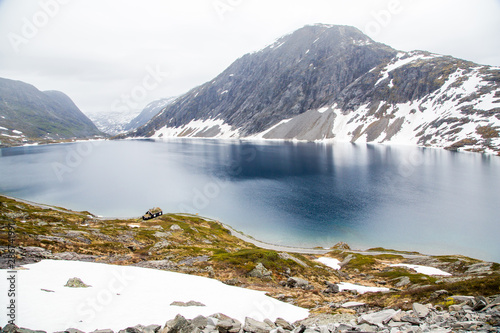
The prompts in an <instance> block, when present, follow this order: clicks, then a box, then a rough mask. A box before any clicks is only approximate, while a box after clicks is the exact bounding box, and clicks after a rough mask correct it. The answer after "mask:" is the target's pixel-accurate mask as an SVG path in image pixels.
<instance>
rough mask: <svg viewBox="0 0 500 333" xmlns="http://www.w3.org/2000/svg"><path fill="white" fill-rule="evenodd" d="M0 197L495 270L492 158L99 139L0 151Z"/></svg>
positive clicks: (372, 148)
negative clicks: (463, 261) (206, 221)
mask: <svg viewBox="0 0 500 333" xmlns="http://www.w3.org/2000/svg"><path fill="white" fill-rule="evenodd" d="M0 193H2V194H7V195H11V196H15V197H19V198H23V199H27V200H32V201H36V202H41V203H47V204H52V205H58V206H64V207H67V208H70V209H74V210H88V211H91V212H92V213H94V214H97V215H102V216H116V217H129V216H140V215H142V214H143V213H144V212H145V211H146V210H147V209H149V208H151V207H153V206H159V207H161V208H162V209H163V210H164V211H165V212H188V213H199V214H200V215H202V216H206V217H210V218H214V219H218V220H220V221H222V222H224V223H227V224H229V225H231V226H233V227H234V228H236V229H238V230H241V231H243V232H245V233H247V234H249V235H252V236H254V237H255V238H257V239H259V240H263V241H267V242H270V243H276V244H283V245H292V246H307V247H314V246H322V247H330V246H333V245H334V244H336V243H337V242H339V241H345V242H347V243H349V244H350V245H351V246H352V247H355V248H361V249H365V248H370V247H378V246H382V247H386V248H395V249H400V250H416V251H420V252H424V253H430V254H464V255H468V256H472V257H476V258H480V259H484V260H492V261H496V262H500V241H499V238H500V222H499V221H500V209H499V203H500V157H496V156H484V155H481V154H467V153H453V152H448V151H442V150H435V149H422V148H414V147H395V146H380V145H353V144H324V143H292V142H286V143H280V142H278V143H277V142H264V143H263V142H244V141H243V142H240V141H218V140H172V141H148V140H135V141H132V140H131V141H128V140H127V141H106V142H81V143H72V144H58V145H48V146H31V147H17V148H6V149H0Z"/></svg>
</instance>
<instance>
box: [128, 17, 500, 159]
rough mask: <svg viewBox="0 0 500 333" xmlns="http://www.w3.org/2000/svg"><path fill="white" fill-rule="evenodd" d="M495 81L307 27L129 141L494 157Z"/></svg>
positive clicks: (498, 118)
mask: <svg viewBox="0 0 500 333" xmlns="http://www.w3.org/2000/svg"><path fill="white" fill-rule="evenodd" d="M499 78H500V72H499V71H498V70H496V69H495V68H492V67H489V66H480V65H477V64H474V63H472V62H468V61H463V60H460V59H456V58H453V57H450V56H441V55H437V54H432V53H429V52H425V51H413V52H401V51H397V50H395V49H393V48H391V47H389V46H387V45H385V44H382V43H378V42H375V41H373V40H372V39H371V38H369V37H368V36H366V35H365V34H363V32H361V31H360V30H359V29H357V28H354V27H349V26H342V25H324V24H315V25H308V26H305V27H303V28H301V29H299V30H297V31H294V32H293V33H291V34H288V35H286V36H283V37H281V38H279V39H278V40H277V41H276V42H275V43H273V44H271V45H269V46H267V47H265V48H264V49H262V50H260V51H258V52H255V53H252V54H247V55H245V56H243V57H241V58H239V59H238V60H236V61H235V62H234V63H233V64H231V65H230V66H229V67H228V68H227V69H226V70H225V71H224V72H222V73H221V74H220V75H219V76H217V77H216V78H215V79H213V80H212V81H210V82H208V83H206V84H204V85H201V86H199V87H197V88H194V89H192V90H191V91H190V92H188V93H187V94H185V95H183V96H180V97H179V98H178V99H176V100H175V101H174V102H173V103H172V104H170V105H168V106H167V107H165V108H164V109H163V110H162V112H161V113H160V114H159V115H158V116H156V117H155V118H153V119H152V120H151V121H150V122H149V123H147V124H146V125H145V126H143V127H140V128H138V129H137V130H136V132H134V133H133V134H132V135H134V136H153V137H161V136H190V137H259V138H267V139H300V140H325V139H331V140H338V141H351V142H379V143H382V142H397V143H404V144H414V145H421V146H433V147H450V149H458V148H461V147H463V146H464V145H465V146H469V147H467V148H465V149H473V150H479V151H485V152H491V151H500V139H498V138H500V108H499V107H498V103H499V102H500V97H499V96H500V79H499ZM320 110H321V111H320ZM327 111H328V112H327Z"/></svg>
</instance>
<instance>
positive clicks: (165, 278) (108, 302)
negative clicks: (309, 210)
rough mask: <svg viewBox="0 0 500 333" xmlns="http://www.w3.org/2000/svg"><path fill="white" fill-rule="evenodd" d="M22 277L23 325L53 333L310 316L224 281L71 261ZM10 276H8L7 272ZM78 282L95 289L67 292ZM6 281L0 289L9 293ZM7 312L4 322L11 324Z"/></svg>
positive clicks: (49, 263)
mask: <svg viewBox="0 0 500 333" xmlns="http://www.w3.org/2000/svg"><path fill="white" fill-rule="evenodd" d="M24 267H25V268H27V269H26V270H19V271H18V273H17V282H18V285H17V290H18V298H17V303H18V304H19V307H18V309H17V310H18V312H17V325H18V326H21V327H26V328H30V329H37V330H44V331H47V332H56V331H63V330H65V329H67V328H70V327H72V328H78V329H80V330H83V331H86V332H92V331H94V330H96V329H106V328H109V329H112V330H114V331H115V332H118V331H119V330H120V329H124V328H126V327H130V326H135V325H137V324H142V325H150V324H158V325H162V326H163V325H164V324H165V322H166V321H167V320H170V319H173V318H175V316H176V315H177V314H181V315H183V316H184V317H186V318H188V319H191V318H194V317H196V316H197V315H203V316H209V315H212V314H215V313H218V312H221V313H224V314H226V315H228V316H230V317H232V318H235V319H238V320H240V321H242V322H244V320H245V317H247V316H248V317H252V318H254V319H257V320H264V319H265V318H269V319H271V320H273V321H274V320H276V318H277V317H282V318H284V319H286V320H288V321H291V322H293V321H296V320H299V319H303V318H306V317H307V316H308V314H309V311H308V310H306V309H302V308H299V307H296V306H293V305H291V304H287V303H283V302H280V301H278V300H275V299H273V298H270V297H267V296H266V295H265V293H264V292H262V291H255V290H249V289H244V288H240V287H234V286H228V285H225V284H223V283H222V282H220V281H217V280H214V279H209V278H204V277H199V276H194V275H187V274H181V273H174V272H167V271H160V270H154V269H148V268H140V267H132V266H115V265H107V264H100V263H88V262H78V261H65V260H43V261H41V262H39V263H36V264H30V265H25V266H24ZM1 271H3V272H4V273H2V275H3V276H4V277H5V276H6V275H7V274H8V273H7V271H6V270H1ZM73 277H78V278H80V279H82V281H83V282H84V283H86V284H88V285H91V286H92V287H90V288H68V287H64V285H65V284H66V282H67V281H68V279H70V278H73ZM7 282H8V281H7V279H6V278H1V279H0V290H7V289H8V287H7ZM2 299H3V298H2ZM191 300H193V301H197V302H201V303H203V304H205V305H206V306H204V307H201V306H192V307H179V306H171V305H170V304H171V303H172V302H174V301H181V302H189V301H191ZM7 320H8V319H7V317H6V311H2V312H1V313H0V322H2V323H5V322H7Z"/></svg>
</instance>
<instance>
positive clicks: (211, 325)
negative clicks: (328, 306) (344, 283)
mask: <svg viewBox="0 0 500 333" xmlns="http://www.w3.org/2000/svg"><path fill="white" fill-rule="evenodd" d="M455 299H457V300H458V299H461V298H460V297H458V296H457V297H456V298H455ZM464 299H467V302H464V303H463V304H461V305H460V306H459V307H450V309H449V310H443V309H441V308H439V307H434V306H432V305H430V304H429V305H424V304H419V303H414V304H413V310H408V311H402V310H395V309H378V308H370V307H358V308H357V309H358V313H357V314H353V313H338V314H314V315H311V316H310V317H308V318H306V319H304V320H301V321H298V322H295V323H289V322H288V321H286V320H284V319H283V318H277V319H276V320H275V321H274V322H273V321H271V320H269V319H264V320H263V321H260V320H255V319H253V318H249V317H247V318H245V322H244V324H242V323H241V322H240V321H238V320H236V319H233V318H230V317H228V316H226V315H224V314H221V313H217V314H213V315H211V316H208V317H204V316H197V317H195V318H193V319H186V318H185V317H183V316H181V315H177V316H176V317H175V318H174V319H172V320H168V321H167V322H166V324H165V325H164V326H163V328H162V327H161V326H159V325H149V326H143V325H137V326H134V327H128V328H125V329H123V330H120V331H119V332H118V333H200V332H207V333H270V332H274V333H278V332H279V333H286V332H293V333H300V332H302V333H304V332H311V333H312V332H321V333H337V332H339V333H340V332H443V333H444V332H446V333H451V332H471V331H481V332H498V331H499V330H500V296H498V297H496V298H495V297H493V298H478V297H476V298H475V297H472V298H464ZM480 301H481V302H483V301H484V302H487V303H488V305H487V306H486V307H484V308H482V309H481V310H474V308H473V306H471V305H469V304H472V305H474V304H478V302H480ZM21 332H24V333H34V332H40V333H42V331H32V330H27V329H24V328H23V329H20V328H18V327H17V326H14V325H11V324H9V325H7V326H5V327H4V329H3V330H0V333H21ZM64 332H73V333H84V332H82V331H79V330H76V329H67V330H65V331H64ZM92 333H113V331H111V330H100V331H94V332H92Z"/></svg>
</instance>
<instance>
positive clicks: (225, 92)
mask: <svg viewBox="0 0 500 333" xmlns="http://www.w3.org/2000/svg"><path fill="white" fill-rule="evenodd" d="M228 92H229V90H224V91H223V92H221V93H220V94H221V95H224V94H227V93H228Z"/></svg>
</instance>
